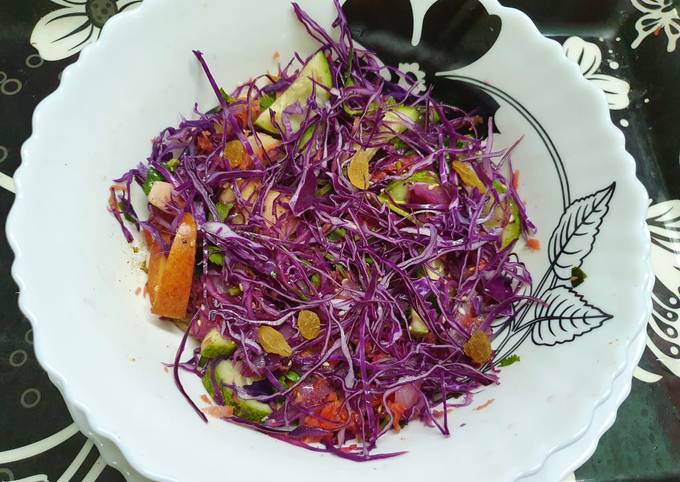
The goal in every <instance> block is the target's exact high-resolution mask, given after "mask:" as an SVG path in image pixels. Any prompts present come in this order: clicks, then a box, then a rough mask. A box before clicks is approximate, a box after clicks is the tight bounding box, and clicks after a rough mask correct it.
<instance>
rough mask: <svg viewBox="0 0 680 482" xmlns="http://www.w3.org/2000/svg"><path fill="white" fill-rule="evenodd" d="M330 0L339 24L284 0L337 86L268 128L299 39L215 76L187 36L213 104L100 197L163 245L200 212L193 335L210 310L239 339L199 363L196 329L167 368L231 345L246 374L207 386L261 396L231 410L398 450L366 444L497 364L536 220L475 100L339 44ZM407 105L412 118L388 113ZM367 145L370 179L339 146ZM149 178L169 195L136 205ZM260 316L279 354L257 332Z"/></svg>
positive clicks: (455, 402)
mask: <svg viewBox="0 0 680 482" xmlns="http://www.w3.org/2000/svg"><path fill="white" fill-rule="evenodd" d="M335 3H336V7H337V10H338V18H337V20H336V21H335V23H334V27H335V28H336V29H337V32H338V33H339V40H337V41H335V40H333V38H332V37H331V35H330V34H329V33H328V32H326V31H325V30H324V29H323V28H321V27H320V26H319V25H318V24H316V23H315V22H314V20H312V19H311V18H310V17H309V16H307V14H306V13H305V12H303V11H302V10H301V9H300V8H299V6H298V5H296V4H293V9H294V11H295V14H296V15H297V17H298V19H299V20H300V22H301V24H302V25H303V26H304V28H305V29H306V30H307V31H308V32H309V34H310V35H311V36H313V37H314V38H315V39H316V40H318V41H319V43H320V47H319V51H320V52H323V53H324V54H325V56H326V58H327V59H328V61H329V64H330V69H331V77H332V87H330V88H329V86H326V85H323V84H322V83H320V82H315V85H314V91H315V93H316V90H317V89H326V91H327V92H328V93H329V94H330V99H329V101H328V102H317V99H318V98H319V97H318V96H315V95H312V96H310V97H309V99H305V100H304V102H296V103H293V104H292V105H290V106H288V107H287V108H286V109H285V111H284V112H283V115H282V116H281V118H280V122H275V126H276V130H277V133H276V134H272V133H271V132H270V133H269V135H265V134H264V133H262V131H261V129H259V128H258V127H256V125H255V124H254V122H255V119H256V118H257V116H258V115H259V113H260V112H261V110H262V109H261V108H260V106H261V104H262V105H265V104H263V103H264V102H271V100H273V99H274V98H275V97H277V96H280V95H281V94H282V93H283V92H284V91H285V90H286V89H287V88H288V87H289V86H290V85H291V84H292V83H293V81H295V79H296V78H297V76H298V74H299V72H300V70H301V68H302V66H303V63H304V62H307V61H308V60H309V58H311V56H310V57H309V58H308V59H306V60H301V59H299V58H294V59H293V60H292V61H291V62H290V63H289V64H288V65H286V66H285V67H282V68H280V70H279V72H278V73H277V74H276V75H269V74H268V75H263V76H260V77H258V78H255V79H253V80H251V81H249V82H246V83H244V84H243V85H240V86H239V87H237V88H236V89H235V90H234V91H233V92H231V94H230V95H229V96H227V95H226V94H225V93H224V91H221V89H220V88H219V87H218V82H217V81H216V79H214V78H213V76H212V75H211V73H210V71H209V69H208V66H207V65H206V63H205V61H204V60H203V57H202V55H201V53H200V52H195V54H196V57H197V58H198V60H199V62H200V63H201V65H202V67H203V68H204V69H205V72H206V75H207V77H208V80H209V82H210V85H211V86H212V88H213V90H214V91H215V94H216V96H217V98H218V101H219V106H218V107H216V108H215V109H213V110H212V111H210V112H207V113H199V112H197V118H195V119H186V120H183V121H182V122H181V123H180V124H179V126H178V127H169V128H167V129H165V130H164V131H162V132H161V133H160V134H159V135H158V137H156V138H155V139H154V141H153V148H152V151H151V155H150V156H149V158H148V160H147V162H146V163H145V164H142V165H140V166H138V167H137V168H135V169H132V170H130V171H129V172H127V173H126V174H125V175H123V176H122V177H121V178H119V179H116V182H117V185H116V186H115V187H114V188H112V191H111V203H110V210H111V211H112V212H113V213H114V215H115V216H116V219H117V220H118V222H119V223H120V224H121V227H122V229H123V231H124V233H125V235H126V238H127V239H128V240H130V239H131V236H130V233H129V231H128V229H127V228H126V227H125V223H124V221H123V216H124V217H125V218H126V219H127V220H128V221H129V222H130V223H131V224H132V225H134V226H135V228H136V229H138V230H142V231H144V232H145V233H146V235H147V240H148V242H149V243H157V245H158V246H161V248H162V250H163V252H165V253H168V251H169V250H170V245H171V240H172V239H173V237H174V235H175V232H176V230H177V227H178V226H179V224H180V222H181V219H182V216H183V215H184V214H185V213H190V214H191V215H192V216H193V218H194V220H195V222H196V225H197V226H198V242H197V244H198V249H197V254H196V270H195V275H194V278H193V284H192V290H191V295H190V300H189V305H188V309H187V319H191V323H190V324H189V327H188V328H187V334H188V335H189V336H191V337H193V338H195V339H197V340H199V341H200V340H202V339H204V337H205V336H206V335H207V334H208V333H209V332H210V331H211V330H214V329H216V330H217V331H218V332H219V334H220V335H221V336H223V337H224V338H227V339H230V340H232V341H233V342H235V343H236V349H235V351H234V352H233V353H232V354H230V355H229V356H228V357H227V356H224V357H218V358H217V359H216V360H212V361H210V362H209V363H207V364H206V360H205V358H204V357H202V356H201V352H200V350H199V349H198V348H197V349H196V350H195V355H194V356H193V357H192V358H191V359H190V360H187V361H185V362H182V363H181V362H180V359H179V354H180V353H181V349H180V351H179V352H178V358H177V360H175V363H174V364H173V366H174V367H175V371H176V372H177V370H178V369H180V368H182V369H184V370H187V371H190V372H192V373H195V374H196V375H198V376H200V377H203V378H204V379H206V378H205V377H206V376H207V377H208V379H209V380H210V382H211V385H212V386H213V387H215V386H216V385H221V382H220V380H219V379H217V378H216V377H215V374H214V372H212V371H211V367H213V368H214V367H215V364H216V363H219V362H220V361H221V360H222V359H229V360H230V361H231V362H232V363H233V365H234V366H236V367H238V370H240V373H241V375H243V376H244V377H249V378H250V379H251V380H255V382H253V383H250V384H246V385H241V386H237V385H229V386H227V387H226V388H227V389H228V390H230V393H231V394H232V397H233V399H232V400H225V397H224V396H223V394H222V392H221V391H220V390H214V392H213V393H210V395H211V396H212V398H213V399H214V401H215V403H217V404H229V403H232V404H233V403H235V402H234V400H242V401H243V400H249V399H252V400H257V401H260V402H262V403H266V404H268V405H269V407H270V408H271V413H270V414H269V415H268V416H266V418H265V417H262V419H260V420H252V419H249V418H248V417H247V416H245V415H243V413H242V414H241V415H239V411H238V410H235V411H234V416H232V417H230V418H228V420H230V421H232V422H235V423H239V424H242V425H247V426H249V427H252V428H254V429H256V430H259V431H262V432H263V433H266V434H269V435H271V436H273V437H276V438H278V439H281V440H284V441H287V442H290V443H293V444H295V445H299V446H303V447H306V448H309V449H311V450H322V451H327V452H330V453H333V454H336V455H339V456H342V457H346V458H350V459H352V460H359V461H362V460H370V459H375V458H384V457H386V456H391V455H397V454H374V453H372V451H373V449H374V448H375V447H376V442H377V440H378V438H380V437H381V436H382V435H384V434H385V433H387V432H389V431H391V430H399V428H400V427H401V426H403V425H404V424H407V423H409V422H410V421H413V420H422V421H424V422H425V423H427V424H429V425H433V426H436V427H437V428H438V429H439V430H440V431H441V432H442V433H443V434H449V432H450V428H449V425H448V421H447V412H448V409H450V408H453V407H456V406H462V405H466V404H469V403H470V402H471V400H472V394H473V393H474V392H476V391H478V389H480V388H481V387H483V386H485V385H488V384H492V383H497V381H498V380H497V373H496V371H495V370H493V369H490V368H493V361H492V353H491V351H490V340H491V339H493V332H492V328H491V326H492V323H493V324H494V327H497V326H499V324H500V325H501V326H502V324H503V323H506V322H507V320H509V319H511V318H512V315H513V302H514V301H516V300H518V299H521V298H522V297H523V293H524V292H525V291H526V288H527V287H528V286H530V283H531V278H530V275H529V273H528V272H527V270H526V269H525V267H524V265H523V264H522V263H520V262H519V261H518V260H517V258H516V257H515V256H513V255H511V251H512V248H513V246H514V244H515V242H516V239H517V237H518V236H519V235H520V233H524V234H526V233H528V232H530V231H532V230H533V226H532V225H531V223H530V221H529V220H528V219H527V215H526V212H525V209H524V206H523V205H522V203H521V200H520V197H519V195H518V194H517V192H516V189H515V186H513V182H512V180H511V176H512V167H511V165H510V150H495V149H494V147H493V139H492V137H491V135H492V132H491V129H489V131H488V132H478V130H477V128H478V126H479V125H481V123H480V119H479V118H478V117H476V116H475V115H472V114H468V113H465V112H462V111H461V110H460V109H457V108H456V107H455V106H449V105H444V104H442V103H440V102H438V101H437V100H436V99H434V98H433V97H432V96H431V94H430V91H429V90H427V91H426V92H424V93H420V94H416V92H417V91H418V89H417V88H416V87H417V86H416V85H415V84H414V83H413V81H412V80H411V79H410V78H409V77H408V76H406V75H405V74H404V73H402V72H400V71H399V70H397V69H394V68H392V67H384V66H382V64H381V63H380V62H379V60H378V59H377V57H376V56H375V54H373V53H371V52H369V51H366V50H363V49H360V48H357V47H356V46H354V45H353V44H352V39H351V36H350V32H349V29H348V26H347V23H346V20H345V18H344V17H343V14H342V10H341V9H340V6H339V3H338V2H337V0H336V2H335ZM386 73H389V77H391V79H392V80H391V81H388V80H385V78H384V76H385V74H386ZM400 81H401V82H400ZM402 85H406V86H407V87H406V88H405V87H402ZM404 106H407V107H412V108H414V109H415V110H416V111H417V112H418V119H417V120H416V121H412V120H409V119H406V118H403V119H401V120H400V122H402V123H403V126H401V129H395V125H394V123H393V122H392V123H389V124H388V123H386V121H385V115H386V113H389V112H394V111H395V109H397V110H398V108H400V107H404ZM272 119H273V117H272ZM292 119H296V120H297V121H299V122H300V126H299V129H294V128H293V123H292ZM300 119H301V120H300ZM489 124H491V123H489ZM385 132H388V133H389V135H386V134H385ZM272 139H273V140H275V141H276V142H274V143H273V147H272V144H270V145H269V146H267V142H268V141H271V140H272ZM372 148H373V149H374V150H375V154H374V155H373V156H372V158H371V159H370V161H369V172H370V181H369V186H368V189H358V188H357V187H355V185H353V183H352V182H350V180H349V179H348V173H347V172H348V164H349V163H350V162H351V159H352V157H353V155H354V154H355V152H358V151H362V150H368V149H372ZM454 162H456V163H458V167H459V169H456V168H454V164H453V163H454ZM461 166H463V171H461V170H460V169H461ZM465 170H466V171H465ZM466 172H467V174H466ZM154 176H155V177H154ZM154 179H157V181H156V182H160V181H161V180H162V182H166V183H169V184H170V185H171V187H172V196H171V199H170V200H169V201H168V202H167V203H166V204H165V205H162V206H160V207H159V206H158V205H155V204H154V203H153V202H152V203H151V204H150V205H149V209H150V214H149V217H148V218H147V219H141V218H140V217H139V215H138V214H137V213H136V212H135V211H134V208H133V207H132V204H131V202H130V189H131V186H132V184H135V183H136V184H138V185H140V186H145V185H146V187H147V188H148V187H149V186H150V185H153V182H151V181H153V180H154ZM226 210H228V211H229V212H228V213H227V214H226V217H225V211H226ZM508 236H511V237H510V238H508V239H506V238H507V237H508ZM301 310H309V311H312V312H314V313H315V314H316V315H317V316H318V318H319V319H320V330H319V331H318V334H317V335H316V336H314V337H313V338H312V339H308V338H305V337H304V336H303V335H302V334H301V330H300V329H299V327H298V324H297V319H298V316H299V313H300V311H301ZM265 325H267V326H270V327H272V328H273V329H274V330H276V331H277V332H278V333H279V334H280V335H281V336H282V337H283V338H284V339H285V342H286V343H287V345H288V346H289V347H290V349H291V354H290V356H281V354H276V353H275V352H272V350H271V348H270V347H268V346H263V344H262V343H261V340H260V338H259V337H258V333H259V332H260V328H261V327H262V326H265ZM494 331H495V330H494ZM185 336H186V334H185ZM184 342H185V340H183V341H182V345H181V347H182V348H183V345H184ZM176 376H177V375H176ZM177 380H178V382H179V378H177ZM223 388H224V387H223ZM180 389H181V385H180ZM187 398H188V397H187Z"/></svg>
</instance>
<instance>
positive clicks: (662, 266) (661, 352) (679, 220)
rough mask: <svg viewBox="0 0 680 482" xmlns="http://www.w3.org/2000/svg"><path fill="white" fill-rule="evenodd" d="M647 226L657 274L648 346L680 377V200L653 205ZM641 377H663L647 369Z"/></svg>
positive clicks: (652, 378) (650, 379)
mask: <svg viewBox="0 0 680 482" xmlns="http://www.w3.org/2000/svg"><path fill="white" fill-rule="evenodd" d="M647 225H648V226H649V231H650V235H651V239H652V269H653V270H654V275H655V276H656V283H655V285H654V292H653V295H652V306H653V312H652V317H651V318H650V320H649V327H648V330H647V335H648V336H647V348H648V349H649V350H650V351H651V352H652V353H653V355H654V358H656V359H657V360H658V361H659V362H660V363H661V364H662V365H663V366H664V367H666V368H667V369H668V370H669V371H670V372H671V373H672V374H673V375H675V376H677V377H680V200H678V199H674V200H670V201H665V202H662V203H658V204H653V205H651V206H650V208H649V211H648V214H647ZM648 368H649V367H648ZM638 378H641V379H642V380H643V381H647V382H654V381H658V380H659V379H661V376H660V375H659V374H655V373H651V372H649V371H647V370H644V372H642V373H641V377H638Z"/></svg>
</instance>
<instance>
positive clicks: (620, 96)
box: [562, 37, 630, 110]
mask: <svg viewBox="0 0 680 482" xmlns="http://www.w3.org/2000/svg"><path fill="white" fill-rule="evenodd" d="M562 49H563V50H564V54H565V55H566V56H567V58H568V59H569V60H571V61H573V62H575V63H576V64H578V67H579V69H580V70H581V73H582V74H583V76H584V77H585V78H586V79H588V80H589V81H590V82H592V83H593V84H594V85H595V86H596V87H597V88H598V89H600V90H601V91H603V92H604V95H605V97H607V103H608V104H609V108H610V109H612V110H621V109H625V108H626V107H628V105H629V104H630V99H629V97H628V94H629V93H630V85H629V84H628V82H626V81H625V80H621V79H618V78H616V77H613V76H611V75H605V74H599V73H597V71H598V70H599V68H600V65H601V64H602V51H601V50H600V47H598V46H597V45H596V44H594V43H592V42H586V41H585V40H583V39H582V38H580V37H569V38H568V39H567V40H566V41H565V42H564V44H563V45H562Z"/></svg>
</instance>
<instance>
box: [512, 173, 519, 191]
mask: <svg viewBox="0 0 680 482" xmlns="http://www.w3.org/2000/svg"><path fill="white" fill-rule="evenodd" d="M512 187H513V189H514V190H515V191H517V189H518V188H519V171H518V170H517V169H515V170H514V171H512Z"/></svg>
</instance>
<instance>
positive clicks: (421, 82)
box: [398, 62, 427, 94]
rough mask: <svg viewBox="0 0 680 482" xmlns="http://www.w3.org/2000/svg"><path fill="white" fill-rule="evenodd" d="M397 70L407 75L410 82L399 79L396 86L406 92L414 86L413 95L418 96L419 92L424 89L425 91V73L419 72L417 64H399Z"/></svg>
mask: <svg viewBox="0 0 680 482" xmlns="http://www.w3.org/2000/svg"><path fill="white" fill-rule="evenodd" d="M399 70H401V71H402V72H404V73H405V74H408V75H409V79H410V82H409V80H407V79H404V78H400V79H399V82H398V85H400V86H401V87H403V88H404V89H407V90H408V89H410V88H411V86H414V87H413V93H414V94H419V93H420V92H423V91H424V90H425V89H427V87H425V72H423V71H422V70H420V65H418V62H412V63H404V62H402V63H400V64H399Z"/></svg>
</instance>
